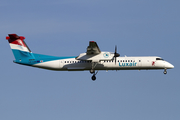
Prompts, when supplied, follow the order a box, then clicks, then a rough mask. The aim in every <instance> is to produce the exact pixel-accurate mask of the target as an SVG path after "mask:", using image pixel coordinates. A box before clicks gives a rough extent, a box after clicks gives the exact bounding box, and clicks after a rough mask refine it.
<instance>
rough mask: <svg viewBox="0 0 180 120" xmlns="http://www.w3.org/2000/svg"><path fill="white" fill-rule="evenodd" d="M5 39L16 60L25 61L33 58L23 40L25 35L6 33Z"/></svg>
mask: <svg viewBox="0 0 180 120" xmlns="http://www.w3.org/2000/svg"><path fill="white" fill-rule="evenodd" d="M8 35H9V36H7V37H6V39H7V40H8V41H9V44H10V47H11V49H12V51H13V54H14V57H15V59H16V61H23V60H24V61H25V60H28V59H34V56H33V54H32V52H31V50H30V49H29V47H28V46H27V45H26V43H25V42H24V39H25V37H23V36H18V35H16V34H8Z"/></svg>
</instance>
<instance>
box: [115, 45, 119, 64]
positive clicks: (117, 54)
mask: <svg viewBox="0 0 180 120" xmlns="http://www.w3.org/2000/svg"><path fill="white" fill-rule="evenodd" d="M119 56H120V54H119V53H117V45H116V46H115V52H114V58H115V64H116V57H119Z"/></svg>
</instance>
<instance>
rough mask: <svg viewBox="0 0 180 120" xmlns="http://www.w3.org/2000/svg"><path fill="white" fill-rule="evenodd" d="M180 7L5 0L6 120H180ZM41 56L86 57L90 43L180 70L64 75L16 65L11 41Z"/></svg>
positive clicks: (164, 2) (0, 98)
mask: <svg viewBox="0 0 180 120" xmlns="http://www.w3.org/2000/svg"><path fill="white" fill-rule="evenodd" d="M179 5H180V2H179V1H177V0H171V1H169V0H159V1H157V0H151V1H144V0H136V1H134V0H111V1H108V0H90V1H86V0H76V1H74V0H69V1H67V0H45V1H43V0H38V1H37V0H31V1H24V0H16V1H13V0H1V4H0V16H1V17H0V38H1V41H0V44H1V47H0V54H1V60H0V61H1V67H0V73H1V75H0V119H1V120H12V119H13V120H32V119H33V120H41V119H43V120H50V119H51V120H60V119H61V120H82V119H86V120H92V119H93V120H110V119H113V120H119V119H123V120H145V119H146V120H179V119H180V114H179V111H180V95H179V93H180V87H179V85H180V81H179V72H180V70H179V69H178V68H179V67H180V66H179V59H180V56H179V51H180V47H179V45H180V43H179V40H180V34H179V31H180V23H179V21H180V15H179V11H180V7H179ZM9 33H16V34H18V35H21V36H25V37H26V39H25V41H26V43H27V44H28V46H29V47H30V49H31V50H32V52H34V53H41V54H47V55H55V56H78V55H79V54H80V53H83V52H85V51H86V47H87V46H88V44H89V41H91V40H94V41H96V42H97V43H98V45H99V47H100V49H101V50H102V51H112V52H113V51H114V47H115V45H117V46H118V52H119V53H120V54H121V56H124V55H126V56H160V57H162V58H164V59H165V60H167V61H168V62H170V63H172V64H173V65H174V66H175V68H174V69H172V70H168V74H167V75H164V74H163V70H157V71H156V70H155V71H150V70H149V71H146V70H145V71H117V72H116V71H108V72H105V71H100V72H99V73H98V74H97V80H96V81H95V82H93V81H92V80H91V74H90V73H89V71H84V72H57V71H48V70H43V69H38V68H32V67H27V66H22V65H18V64H14V63H13V62H12V61H13V60H14V56H13V54H12V51H11V49H10V47H9V44H8V42H7V41H6V40H5V37H6V36H7V35H8V34H9Z"/></svg>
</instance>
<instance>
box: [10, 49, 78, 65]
mask: <svg viewBox="0 0 180 120" xmlns="http://www.w3.org/2000/svg"><path fill="white" fill-rule="evenodd" d="M12 51H13V54H14V57H15V59H16V60H15V61H14V62H15V63H19V64H24V65H34V64H38V63H42V62H48V61H53V60H62V59H69V58H75V56H69V57H56V56H50V55H42V54H36V53H30V52H24V51H20V50H15V49H12Z"/></svg>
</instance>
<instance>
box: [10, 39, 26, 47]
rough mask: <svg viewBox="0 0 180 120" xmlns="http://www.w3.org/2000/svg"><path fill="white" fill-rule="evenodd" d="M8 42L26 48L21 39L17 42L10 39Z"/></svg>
mask: <svg viewBox="0 0 180 120" xmlns="http://www.w3.org/2000/svg"><path fill="white" fill-rule="evenodd" d="M8 41H9V43H11V44H16V45H21V46H23V47H26V45H25V43H24V42H23V40H21V39H17V40H15V41H13V40H11V39H9V40H8Z"/></svg>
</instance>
